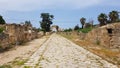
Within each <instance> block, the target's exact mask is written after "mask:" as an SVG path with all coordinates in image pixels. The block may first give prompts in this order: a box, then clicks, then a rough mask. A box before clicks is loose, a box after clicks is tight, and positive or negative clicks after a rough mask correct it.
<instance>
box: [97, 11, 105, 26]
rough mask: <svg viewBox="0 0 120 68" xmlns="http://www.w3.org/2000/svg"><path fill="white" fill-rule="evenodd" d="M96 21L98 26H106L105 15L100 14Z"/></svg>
mask: <svg viewBox="0 0 120 68" xmlns="http://www.w3.org/2000/svg"><path fill="white" fill-rule="evenodd" d="M98 21H99V22H100V26H103V25H105V24H107V15H106V14H104V13H101V14H100V15H99V16H98Z"/></svg>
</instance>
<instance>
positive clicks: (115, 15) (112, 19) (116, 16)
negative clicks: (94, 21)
mask: <svg viewBox="0 0 120 68" xmlns="http://www.w3.org/2000/svg"><path fill="white" fill-rule="evenodd" d="M109 19H110V22H117V21H118V20H119V14H118V12H117V11H111V12H110V13H109Z"/></svg>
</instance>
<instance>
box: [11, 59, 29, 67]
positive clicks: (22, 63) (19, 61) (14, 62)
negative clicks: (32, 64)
mask: <svg viewBox="0 0 120 68" xmlns="http://www.w3.org/2000/svg"><path fill="white" fill-rule="evenodd" d="M26 61H27V59H24V60H15V61H13V62H12V64H13V65H18V66H21V65H24V63H25V62H26Z"/></svg>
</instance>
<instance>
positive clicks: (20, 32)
mask: <svg viewBox="0 0 120 68" xmlns="http://www.w3.org/2000/svg"><path fill="white" fill-rule="evenodd" d="M0 27H4V31H3V33H1V34H0V48H3V49H4V48H6V47H9V46H10V45H13V44H14V45H19V44H21V43H23V42H27V41H31V40H33V39H35V38H37V37H38V32H37V30H36V29H35V28H33V27H32V26H31V25H25V24H5V25H0Z"/></svg>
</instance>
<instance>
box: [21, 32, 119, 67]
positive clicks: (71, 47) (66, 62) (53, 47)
mask: <svg viewBox="0 0 120 68" xmlns="http://www.w3.org/2000/svg"><path fill="white" fill-rule="evenodd" d="M24 67H26V68H27V67H28V68H117V66H116V65H113V64H111V63H109V62H107V61H105V60H103V59H102V58H100V57H98V56H97V55H94V54H93V53H91V52H89V51H87V50H85V49H83V48H82V47H80V46H78V45H76V44H74V43H73V42H71V41H69V40H67V39H65V38H63V37H61V36H59V35H57V34H53V35H51V37H50V38H49V39H48V40H47V41H46V43H44V44H43V45H42V46H41V47H40V48H39V49H38V50H37V51H36V52H35V53H34V54H33V55H32V56H31V57H30V58H29V60H28V61H27V62H26V63H25V64H24V65H23V66H22V67H21V68H24Z"/></svg>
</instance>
